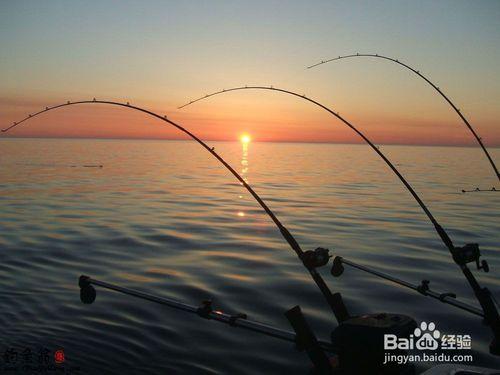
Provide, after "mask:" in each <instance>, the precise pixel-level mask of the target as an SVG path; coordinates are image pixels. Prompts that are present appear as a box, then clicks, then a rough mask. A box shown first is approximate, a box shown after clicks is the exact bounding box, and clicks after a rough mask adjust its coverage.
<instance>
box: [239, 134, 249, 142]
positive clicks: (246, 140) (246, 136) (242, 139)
mask: <svg viewBox="0 0 500 375" xmlns="http://www.w3.org/2000/svg"><path fill="white" fill-rule="evenodd" d="M251 140H252V138H250V136H249V135H248V134H243V135H242V136H241V137H240V141H241V143H243V144H248V143H250V141H251Z"/></svg>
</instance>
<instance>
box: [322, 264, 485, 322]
mask: <svg viewBox="0 0 500 375" xmlns="http://www.w3.org/2000/svg"><path fill="white" fill-rule="evenodd" d="M344 264H345V265H346V266H349V267H352V268H355V269H358V270H360V271H363V272H366V273H369V274H371V275H374V276H377V277H380V278H381V279H384V280H387V281H391V282H393V283H395V284H398V285H400V286H403V287H405V288H408V289H412V290H414V291H416V292H419V293H420V294H422V295H423V296H427V297H431V298H434V299H436V300H438V301H439V302H442V303H446V304H449V305H451V306H453V307H457V308H459V309H461V310H463V311H467V312H469V313H471V314H474V315H477V316H480V317H481V318H484V312H483V311H482V310H481V309H478V308H476V307H474V306H471V305H469V304H467V303H465V302H461V301H458V300H457V299H456V298H457V295H456V294H455V293H450V292H446V293H438V292H435V291H433V290H431V289H430V287H429V284H430V281H429V280H422V281H421V282H420V284H418V285H417V284H413V283H410V282H408V281H404V280H401V279H398V278H397V277H394V276H391V275H388V274H386V273H383V272H380V271H378V270H375V269H373V268H371V267H367V266H365V265H362V264H359V263H356V262H353V261H351V260H348V259H345V258H344V257H341V256H336V257H335V258H333V265H332V269H331V274H332V275H333V276H334V277H339V276H340V275H342V274H343V273H344Z"/></svg>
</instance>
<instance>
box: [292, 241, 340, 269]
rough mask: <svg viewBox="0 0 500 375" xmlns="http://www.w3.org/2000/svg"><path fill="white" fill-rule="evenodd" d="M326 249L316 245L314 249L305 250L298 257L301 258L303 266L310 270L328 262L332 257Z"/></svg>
mask: <svg viewBox="0 0 500 375" xmlns="http://www.w3.org/2000/svg"><path fill="white" fill-rule="evenodd" d="M329 251H330V250H328V249H325V248H323V247H317V248H316V249H314V250H307V251H306V252H304V253H303V254H302V255H301V257H300V259H301V260H302V263H304V266H306V268H307V269H308V270H311V269H313V268H318V267H323V266H325V265H327V264H328V261H329V260H330V258H331V257H332V256H331V255H330V254H329Z"/></svg>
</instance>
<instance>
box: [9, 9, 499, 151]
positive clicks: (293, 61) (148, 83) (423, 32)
mask: <svg viewBox="0 0 500 375" xmlns="http://www.w3.org/2000/svg"><path fill="white" fill-rule="evenodd" d="M447 1H448V3H449V4H450V7H452V8H453V9H454V11H453V13H450V12H448V11H447V8H448V7H447V6H445V5H443V3H439V4H435V2H426V3H424V4H422V3H421V2H396V4H392V5H390V6H389V5H388V4H387V5H384V6H381V5H379V4H374V3H372V2H365V4H364V6H363V7H362V8H363V11H362V12H360V11H358V9H357V8H358V7H359V5H357V6H354V5H350V4H349V3H347V2H346V3H345V4H344V3H342V4H339V3H338V2H321V5H317V6H315V7H310V6H309V4H308V3H307V2H293V3H294V5H290V6H288V7H286V9H283V7H281V6H280V5H279V4H280V3H279V2H265V1H264V2H262V4H261V5H260V6H259V7H255V6H253V4H252V3H242V4H238V5H235V4H233V3H232V2H224V1H221V2H217V3H216V4H210V5H208V4H203V5H201V4H197V5H193V4H192V3H191V2H175V3H173V4H166V3H164V2H154V3H152V4H149V6H148V7H146V8H144V7H141V6H140V5H139V4H138V3H137V4H136V3H134V2H132V3H128V2H127V3H126V4H121V6H120V8H121V9H120V12H119V13H118V12H116V9H115V7H114V6H113V2H106V1H104V2H98V4H93V6H88V4H87V3H86V2H78V3H74V2H72V3H64V4H63V5H61V4H59V3H57V2H54V3H52V2H50V3H49V4H46V3H42V2H36V1H33V0H28V2H29V3H30V6H25V5H23V3H19V2H9V3H8V5H6V6H5V7H4V8H3V9H2V10H3V12H1V14H0V24H1V25H2V26H4V29H3V31H2V33H1V35H0V45H1V46H2V47H3V48H2V50H8V51H11V53H10V54H9V55H8V56H7V57H6V58H4V59H1V61H0V80H1V82H2V85H1V87H0V127H2V128H3V127H5V126H7V125H9V124H12V123H13V122H15V121H19V120H20V119H22V118H24V117H25V116H27V115H28V114H29V113H34V112H37V111H39V110H41V109H43V108H45V107H46V106H54V105H57V104H61V103H66V102H67V101H68V100H70V101H76V100H82V99H89V100H91V99H92V98H93V97H97V99H106V100H114V101H118V102H123V103H126V102H130V104H132V105H137V106H140V107H144V108H145V109H148V110H152V111H153V112H158V113H161V114H165V115H167V116H168V117H171V118H173V119H175V120H176V121H177V122H178V123H179V124H180V125H182V126H183V127H185V128H186V129H189V130H192V131H193V132H194V133H195V134H196V136H198V137H200V138H201V139H203V140H207V141H236V142H240V143H241V144H243V145H244V144H249V143H252V142H255V138H257V139H258V141H259V142H319V143H363V140H362V139H361V138H360V137H359V136H358V135H357V134H355V133H354V132H353V131H352V130H351V129H348V128H347V127H346V126H344V125H342V124H341V123H340V122H339V121H338V120H337V119H335V118H334V117H333V116H331V115H330V114H328V113H326V112H325V111H323V110H321V109H319V108H317V107H315V106H314V105H312V103H308V102H306V101H305V100H300V98H298V97H292V96H290V95H286V94H285V93H282V92H281V93H279V92H271V91H256V90H247V91H232V90H230V89H231V88H234V87H238V86H242V85H246V84H247V83H248V84H249V86H252V85H255V86H261V85H263V86H266V87H268V86H270V85H273V87H274V88H280V89H286V90H291V91H297V92H298V94H299V96H301V95H305V96H306V97H307V98H311V99H313V100H317V101H318V102H320V103H322V104H324V105H325V106H327V107H329V108H331V109H332V110H333V111H334V112H337V111H338V112H339V113H340V114H341V115H342V116H343V117H345V118H346V120H348V121H350V122H352V123H353V124H354V125H356V126H357V127H358V128H359V129H360V130H362V131H364V132H365V133H366V135H367V136H369V137H370V139H372V140H373V141H374V142H376V143H379V144H423V145H467V146H474V147H476V146H477V142H476V141H475V139H474V138H473V137H472V136H471V134H470V132H469V131H468V130H467V129H466V127H465V126H464V125H463V124H462V123H461V119H460V118H458V116H457V114H455V113H453V110H452V109H451V108H450V106H448V105H447V103H446V101H445V100H444V99H443V98H442V97H440V95H439V94H438V93H437V92H435V91H434V90H433V89H432V88H431V87H429V85H428V84H426V83H425V82H422V79H420V78H419V77H417V76H416V75H415V74H413V73H412V72H411V71H408V70H407V69H405V68H403V67H401V66H398V65H397V64H395V63H391V62H388V61H382V60H381V59H373V58H369V57H366V58H360V59H357V58H353V59H345V60H341V61H337V62H332V63H329V64H325V65H321V66H318V67H316V68H314V69H305V68H306V66H310V65H312V64H315V63H317V62H319V61H321V59H330V58H332V57H335V56H337V55H346V54H350V53H352V52H360V53H380V54H382V55H387V56H390V57H393V58H396V59H400V61H402V62H404V63H408V64H409V65H410V66H412V67H414V68H415V69H417V70H419V71H422V72H423V73H424V75H425V76H426V77H428V78H429V79H430V80H431V81H432V82H434V83H436V84H437V85H438V86H439V87H440V88H441V89H442V90H443V92H445V93H446V95H448V96H449V97H450V98H452V99H453V102H454V103H455V104H456V105H457V106H458V108H460V110H461V112H462V113H463V114H464V115H465V116H466V117H467V119H468V120H470V123H471V124H472V125H473V127H474V129H475V130H476V131H477V133H478V134H479V136H480V137H481V138H482V139H483V140H484V143H485V145H486V146H487V147H493V146H500V132H499V131H498V121H497V119H498V117H499V116H500V108H499V106H498V105H497V103H498V98H499V92H500V91H499V89H498V79H491V77H498V76H500V75H499V74H498V73H499V69H498V66H500V64H499V63H498V62H499V61H500V50H499V49H498V48H490V46H496V45H497V41H498V38H499V37H500V29H499V28H498V27H497V24H498V12H499V7H498V5H497V3H496V2H463V4H461V5H460V6H458V5H456V4H455V2H453V1H451V0H444V2H447ZM207 12H209V13H210V17H208V18H207ZM166 13H168V14H169V15H170V17H172V20H175V22H165V19H164V17H163V15H165V14H166ZM137 14H141V17H135V16H136V15H137ZM96 15H100V17H102V19H100V20H99V22H96V23H95V24H94V23H92V22H89V21H88V20H91V19H93V18H94V17H95V16H96ZM374 15H376V16H374ZM408 15H418V16H415V17H410V18H408ZM380 17H382V18H380ZM470 17H474V18H475V19H481V22H478V23H476V24H474V25H468V27H467V28H464V27H463V23H461V22H458V21H457V20H460V19H469V18H470ZM131 18H133V19H134V22H132V23H131V22H126V21H125V20H128V19H131ZM249 19H255V20H259V22H255V23H251V24H249V23H248V20H249ZM381 19H383V20H384V22H382V24H383V26H381V22H380V21H381ZM109 24H111V25H113V27H107V25H109ZM241 24H245V25H247V30H246V32H245V33H241V34H239V33H235V32H234V31H235V25H241ZM263 24H264V25H273V27H272V28H271V29H268V28H267V27H262V25H263ZM297 25H307V27H306V29H307V30H305V29H303V28H302V27H296V26H297ZM422 25H426V27H424V28H423V27H422ZM70 26H71V27H70ZM353 27H354V28H353ZM353 29H354V30H356V32H355V33H353V32H351V31H352V30H353ZM21 30H22V32H20V31H21ZM40 30H43V33H42V34H40ZM60 30H65V32H64V33H61V32H60ZM285 30H286V32H282V31H285ZM387 30H400V31H401V32H403V31H404V37H403V38H402V37H401V36H400V35H399V34H397V33H388V32H387ZM95 35H102V37H99V38H96V37H95ZM174 35H175V37H173V36H174ZM438 35H447V37H448V39H447V40H446V42H445V41H444V40H443V39H442V38H439V37H433V36H438ZM115 40H120V41H121V42H120V43H114V41H115ZM215 40H217V41H219V42H217V43H214V42H213V41H215ZM46 42H47V43H46ZM48 42H52V43H48ZM41 43H43V44H44V48H42V49H41V48H40V46H41ZM463 45H467V46H468V48H469V49H468V51H467V52H466V53H465V52H464V51H463V49H462V48H461V46H463ZM20 46H22V48H21V47H20ZM160 46H161V48H160ZM297 51H300V53H297ZM485 51H487V52H488V53H487V54H485ZM486 55H487V56H488V57H487V58H486V57H485V56H486ZM472 56H473V57H474V58H472ZM124 57H126V63H124ZM200 57H201V58H200ZM55 62H57V63H55ZM38 67H41V69H39V68H38ZM96 67H98V69H97V70H96ZM75 71H78V72H79V74H78V75H75V74H74V73H73V72H75ZM250 84H251V85H250ZM221 89H222V90H223V94H221V95H217V96H214V97H212V96H210V98H207V100H206V101H205V100H203V101H200V102H197V103H196V104H195V103H193V105H192V106H188V107H186V108H182V109H179V108H178V107H179V106H181V105H182V104H185V103H188V102H189V100H193V99H195V98H198V97H200V96H202V97H203V95H207V94H210V93H212V92H215V91H218V90H221ZM158 124H159V122H158V121H155V120H152V119H149V118H146V117H144V114H139V113H132V112H131V111H130V110H127V109H124V108H109V107H106V106H99V107H97V106H89V105H82V106H79V107H78V106H74V107H71V108H61V109H60V110H57V111H54V112H50V113H47V114H43V115H42V116H37V117H36V119H34V120H30V121H29V122H27V123H26V124H25V125H23V126H20V127H19V128H15V129H13V130H12V131H11V132H8V133H2V135H1V136H2V137H9V136H12V137H49V138H51V137H71V138H127V139H130V138H132V139H172V140H186V139H187V137H186V136H185V135H184V134H180V133H179V132H178V131H177V129H174V128H169V127H165V126H158ZM235 124H238V126H241V128H238V127H236V129H237V130H236V133H235ZM241 129H244V130H245V134H242V133H241Z"/></svg>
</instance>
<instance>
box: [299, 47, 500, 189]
mask: <svg viewBox="0 0 500 375" xmlns="http://www.w3.org/2000/svg"><path fill="white" fill-rule="evenodd" d="M352 57H374V58H378V59H383V60H388V61H392V62H394V63H396V64H399V65H400V66H403V67H405V68H406V69H408V70H410V71H412V72H413V73H415V74H416V75H418V76H419V77H420V78H422V79H423V80H424V81H425V82H427V83H428V84H429V85H431V87H432V88H433V89H434V90H436V91H437V92H438V93H439V95H441V96H442V97H443V98H444V100H446V101H447V102H448V104H449V105H450V106H451V108H453V110H454V111H455V112H456V113H457V115H458V116H459V117H460V118H461V119H462V121H463V123H464V124H465V126H466V127H467V128H468V129H469V130H470V132H471V133H472V135H473V136H474V138H475V139H476V141H477V143H479V146H481V148H482V149H483V152H484V154H485V155H486V157H487V158H488V161H489V162H490V164H491V167H492V168H493V170H494V171H495V174H496V176H497V179H498V180H499V181H500V174H499V172H498V168H497V166H496V164H495V162H494V161H493V159H492V158H491V156H490V154H489V152H488V150H487V149H486V146H485V145H484V144H483V141H482V139H481V137H480V136H479V135H478V134H477V133H476V131H475V130H474V128H473V127H472V125H471V124H470V123H469V121H468V120H467V119H466V118H465V116H464V115H463V114H462V112H461V111H460V109H458V108H457V106H456V105H455V104H453V102H452V101H451V99H450V98H449V97H448V96H447V95H446V94H445V93H444V92H443V91H441V89H440V88H439V87H438V86H436V85H435V84H434V83H432V82H431V80H430V79H428V78H427V77H426V76H424V75H423V74H422V73H420V71H418V70H416V69H414V68H412V67H411V66H409V65H407V64H405V63H403V62H401V61H399V60H397V59H394V58H392V57H388V56H383V55H379V54H372V53H356V54H355V55H345V56H338V57H334V58H332V59H329V60H323V61H320V62H319V63H317V64H314V65H311V66H308V67H307V69H311V68H314V67H316V66H319V65H323V64H326V63H329V62H332V61H338V60H343V59H349V58H352Z"/></svg>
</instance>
